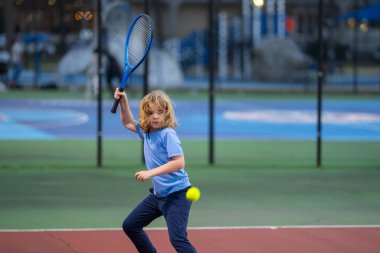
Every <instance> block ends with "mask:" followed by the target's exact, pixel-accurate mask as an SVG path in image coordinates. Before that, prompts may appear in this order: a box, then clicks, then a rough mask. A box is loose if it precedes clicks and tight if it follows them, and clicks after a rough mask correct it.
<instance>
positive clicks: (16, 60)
mask: <svg viewBox="0 0 380 253" xmlns="http://www.w3.org/2000/svg"><path fill="white" fill-rule="evenodd" d="M23 54H24V46H23V44H22V43H21V40H20V38H19V37H16V38H15V39H14V42H13V44H12V49H11V63H12V76H11V80H10V83H9V88H21V86H20V83H19V78H20V75H21V72H22V69H23Z"/></svg>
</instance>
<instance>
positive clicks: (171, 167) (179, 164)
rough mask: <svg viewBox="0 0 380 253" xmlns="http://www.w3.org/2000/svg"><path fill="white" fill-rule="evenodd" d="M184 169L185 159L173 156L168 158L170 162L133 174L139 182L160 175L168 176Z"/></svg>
mask: <svg viewBox="0 0 380 253" xmlns="http://www.w3.org/2000/svg"><path fill="white" fill-rule="evenodd" d="M182 168H185V157H184V156H175V157H172V158H170V161H169V162H167V163H165V164H163V165H161V166H159V167H157V168H154V169H152V170H143V171H139V172H136V173H135V178H136V179H137V180H140V181H146V180H149V179H151V178H152V177H155V176H159V175H162V174H168V173H171V172H175V171H177V170H180V169H182Z"/></svg>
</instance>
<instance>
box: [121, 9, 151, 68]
mask: <svg viewBox="0 0 380 253" xmlns="http://www.w3.org/2000/svg"><path fill="white" fill-rule="evenodd" d="M152 41H153V23H152V20H151V18H150V16H149V15H146V14H140V15H138V16H137V17H136V18H135V19H134V20H133V22H132V25H131V27H130V29H129V31H128V35H127V39H126V42H125V50H124V59H125V65H126V66H128V67H129V68H131V69H132V70H131V72H132V71H134V70H135V69H136V68H137V67H138V66H139V65H140V64H141V63H142V62H143V61H144V60H145V58H146V56H147V55H148V53H149V50H150V47H151V46H152Z"/></svg>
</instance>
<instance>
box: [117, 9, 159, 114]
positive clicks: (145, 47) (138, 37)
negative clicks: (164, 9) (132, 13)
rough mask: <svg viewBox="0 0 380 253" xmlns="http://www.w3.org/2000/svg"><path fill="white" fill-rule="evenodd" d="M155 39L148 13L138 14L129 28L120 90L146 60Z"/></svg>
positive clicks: (122, 89)
mask: <svg viewBox="0 0 380 253" xmlns="http://www.w3.org/2000/svg"><path fill="white" fill-rule="evenodd" d="M152 40H153V23H152V20H151V19H150V17H149V16H148V15H146V14H140V15H138V16H137V17H136V18H135V19H134V20H133V22H132V25H131V27H130V28H129V31H128V35H127V38H126V41H125V48H124V74H123V79H122V81H121V83H120V87H119V90H120V91H124V88H125V85H126V82H127V80H128V77H129V75H130V74H131V73H132V72H133V71H134V70H135V69H136V68H137V67H138V66H139V65H140V64H141V63H142V62H143V61H144V60H145V58H146V56H147V55H148V53H149V50H150V47H151V45H152ZM119 102H120V101H119V99H115V102H114V103H113V106H112V109H111V112H112V113H116V110H117V107H118V105H119Z"/></svg>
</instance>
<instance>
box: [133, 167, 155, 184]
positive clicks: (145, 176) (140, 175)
mask: <svg viewBox="0 0 380 253" xmlns="http://www.w3.org/2000/svg"><path fill="white" fill-rule="evenodd" d="M135 178H136V179H137V180H140V181H142V182H144V181H146V180H149V179H151V178H152V176H151V173H150V171H148V170H142V171H138V172H136V173H135Z"/></svg>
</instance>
